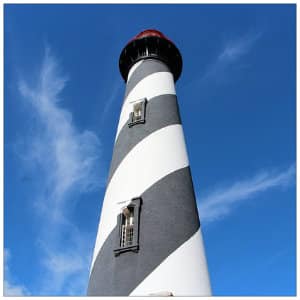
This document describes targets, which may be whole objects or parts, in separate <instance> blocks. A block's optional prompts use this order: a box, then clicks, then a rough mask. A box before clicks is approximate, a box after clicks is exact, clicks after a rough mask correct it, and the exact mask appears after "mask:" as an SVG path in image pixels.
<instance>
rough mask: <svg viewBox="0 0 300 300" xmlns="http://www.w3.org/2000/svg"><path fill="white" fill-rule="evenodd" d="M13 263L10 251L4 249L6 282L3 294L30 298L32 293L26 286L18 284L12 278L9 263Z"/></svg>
mask: <svg viewBox="0 0 300 300" xmlns="http://www.w3.org/2000/svg"><path fill="white" fill-rule="evenodd" d="M10 261H11V253H10V250H9V249H7V248H5V249H4V282H3V294H4V296H28V295H29V294H30V293H29V291H28V289H27V288H26V287H25V286H24V285H20V284H16V283H15V280H14V279H13V278H12V275H11V272H10V268H9V263H10Z"/></svg>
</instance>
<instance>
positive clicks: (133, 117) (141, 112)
mask: <svg viewBox="0 0 300 300" xmlns="http://www.w3.org/2000/svg"><path fill="white" fill-rule="evenodd" d="M146 102H147V100H146V98H144V99H142V100H138V101H136V102H134V103H133V109H132V112H131V113H130V115H129V123H128V126H129V127H132V126H133V125H136V124H141V123H145V121H146V120H145V114H146Z"/></svg>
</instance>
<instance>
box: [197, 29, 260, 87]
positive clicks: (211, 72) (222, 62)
mask: <svg viewBox="0 0 300 300" xmlns="http://www.w3.org/2000/svg"><path fill="white" fill-rule="evenodd" d="M261 36H262V33H261V32H256V33H248V34H245V35H243V36H239V37H237V38H235V39H230V40H227V41H226V42H225V44H224V45H223V47H222V48H221V50H220V52H219V54H218V55H217V56H216V58H215V60H214V61H213V62H212V63H211V64H210V65H209V66H208V68H207V70H206V71H205V73H204V74H203V76H202V77H201V81H202V82H207V81H209V80H214V81H222V80H224V79H228V78H227V77H228V75H229V74H228V73H229V72H228V71H229V69H230V67H232V66H233V65H236V64H237V63H238V62H239V61H240V60H241V59H242V58H243V57H244V56H246V54H248V53H249V52H250V51H251V50H252V49H253V47H254V45H255V44H256V42H257V41H258V40H259V39H260V37H261Z"/></svg>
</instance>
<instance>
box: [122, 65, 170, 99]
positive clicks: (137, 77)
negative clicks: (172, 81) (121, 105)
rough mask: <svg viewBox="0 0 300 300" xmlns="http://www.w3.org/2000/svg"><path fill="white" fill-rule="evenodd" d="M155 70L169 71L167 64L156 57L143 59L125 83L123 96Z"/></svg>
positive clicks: (155, 71)
mask: <svg viewBox="0 0 300 300" xmlns="http://www.w3.org/2000/svg"><path fill="white" fill-rule="evenodd" d="M157 72H170V73H171V71H170V69H169V68H168V66H167V65H166V64H165V63H163V62H162V61H160V60H157V59H146V60H144V61H143V62H142V63H141V64H140V65H139V66H138V67H137V69H136V70H134V72H133V74H132V75H131V77H130V79H129V81H128V82H127V85H126V91H125V97H124V99H126V97H127V96H128V94H129V93H130V92H131V91H132V90H133V88H134V87H135V86H136V85H137V84H138V83H139V82H140V81H141V80H142V79H144V78H145V77H147V76H148V75H151V74H153V73H157ZM171 74H172V73H171Z"/></svg>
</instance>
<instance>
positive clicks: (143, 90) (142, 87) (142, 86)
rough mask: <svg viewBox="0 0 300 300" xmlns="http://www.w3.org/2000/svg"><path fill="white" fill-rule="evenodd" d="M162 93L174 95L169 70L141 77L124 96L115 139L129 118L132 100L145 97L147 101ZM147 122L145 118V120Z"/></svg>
mask: <svg viewBox="0 0 300 300" xmlns="http://www.w3.org/2000/svg"><path fill="white" fill-rule="evenodd" d="M164 94H173V95H175V94H176V92H175V85H174V79H173V75H172V73H170V72H157V73H152V74H150V75H148V76H146V77H145V78H144V79H142V80H141V81H140V82H139V83H138V84H137V85H136V86H135V87H134V88H133V89H132V90H131V92H130V93H129V94H128V96H127V97H126V99H125V101H124V104H123V107H122V111H121V115H120V120H119V125H118V130H117V134H116V139H117V138H118V136H119V133H120V130H121V129H122V127H123V126H124V125H125V124H126V122H127V121H128V118H129V114H130V113H131V112H132V109H133V104H132V102H133V101H136V100H139V99H142V98H147V100H148V101H150V100H151V98H153V97H156V96H159V95H164ZM146 122H147V120H146Z"/></svg>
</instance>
